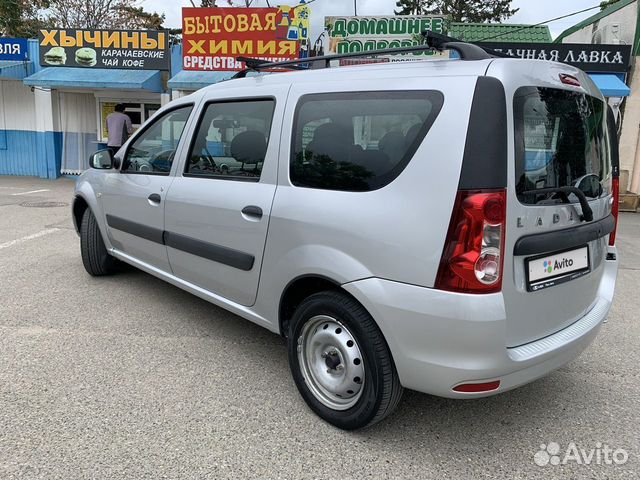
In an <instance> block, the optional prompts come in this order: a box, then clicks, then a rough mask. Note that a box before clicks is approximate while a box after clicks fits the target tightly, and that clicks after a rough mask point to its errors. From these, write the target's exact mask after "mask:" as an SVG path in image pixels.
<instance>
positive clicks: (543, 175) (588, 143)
mask: <svg viewBox="0 0 640 480" xmlns="http://www.w3.org/2000/svg"><path fill="white" fill-rule="evenodd" d="M514 115H515V132H516V139H515V140H516V193H517V195H518V198H519V200H520V201H521V202H522V203H524V204H539V203H556V202H558V203H561V202H566V200H567V199H568V200H569V201H571V202H574V203H575V202H577V201H578V198H577V197H576V196H575V195H574V194H570V195H569V196H568V197H567V198H562V196H561V195H559V194H557V193H545V194H537V193H536V190H540V189H543V188H550V187H577V188H579V189H580V190H582V191H583V192H584V194H585V195H586V196H587V197H589V198H598V197H600V196H602V195H603V194H608V193H609V191H610V188H611V187H610V183H611V155H610V144H609V138H608V131H607V128H606V106H605V104H604V102H602V101H601V100H599V99H597V98H595V97H592V96H590V95H586V94H584V93H579V92H572V91H568V90H559V89H553V88H537V87H523V88H520V89H518V91H517V92H516V94H515V98H514Z"/></svg>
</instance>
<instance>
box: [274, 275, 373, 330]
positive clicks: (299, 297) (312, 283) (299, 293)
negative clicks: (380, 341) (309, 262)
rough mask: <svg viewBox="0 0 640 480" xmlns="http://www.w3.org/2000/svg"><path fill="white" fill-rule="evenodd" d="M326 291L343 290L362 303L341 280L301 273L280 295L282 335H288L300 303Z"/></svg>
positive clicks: (342, 291)
mask: <svg viewBox="0 0 640 480" xmlns="http://www.w3.org/2000/svg"><path fill="white" fill-rule="evenodd" d="M325 291H338V292H341V293H343V294H345V295H347V296H349V297H351V298H352V299H353V300H354V301H356V302H358V303H359V304H360V305H362V303H361V302H360V301H359V300H358V299H357V298H355V297H354V296H353V295H352V294H351V293H349V292H348V291H346V290H345V289H344V288H342V286H341V285H340V282H338V281H336V280H334V279H332V278H329V277H327V276H324V275H320V274H306V275H300V276H298V277H296V278H294V279H293V280H291V281H290V282H289V283H288V284H287V286H286V287H285V288H284V290H283V291H282V295H281V296H280V304H279V306H278V322H279V330H280V335H282V336H283V337H286V336H287V332H288V331H289V321H290V320H291V317H292V316H293V313H294V312H295V311H296V308H297V307H298V305H300V303H302V301H303V300H304V299H305V298H307V297H309V296H311V295H313V294H315V293H319V292H325ZM362 308H365V306H364V305H362ZM365 310H366V308H365ZM374 321H375V319H374Z"/></svg>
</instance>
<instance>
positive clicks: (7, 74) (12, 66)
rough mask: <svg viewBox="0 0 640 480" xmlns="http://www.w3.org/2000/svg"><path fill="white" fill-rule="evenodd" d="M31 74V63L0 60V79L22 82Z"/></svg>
mask: <svg viewBox="0 0 640 480" xmlns="http://www.w3.org/2000/svg"><path fill="white" fill-rule="evenodd" d="M32 73H33V62H30V61H28V60H27V61H18V60H0V78H11V79H14V80H22V79H23V78H24V77H28V76H29V75H31V74H32Z"/></svg>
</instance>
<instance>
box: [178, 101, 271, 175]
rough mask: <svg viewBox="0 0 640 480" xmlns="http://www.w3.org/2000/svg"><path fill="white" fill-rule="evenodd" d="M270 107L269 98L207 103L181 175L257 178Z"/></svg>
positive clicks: (263, 151)
mask: <svg viewBox="0 0 640 480" xmlns="http://www.w3.org/2000/svg"><path fill="white" fill-rule="evenodd" d="M274 108H275V101H274V100H273V99H268V100H248V101H234V102H221V103H210V104H209V105H207V107H206V109H205V112H204V114H203V116H202V120H201V121H200V124H199V126H198V131H197V133H196V136H195V138H194V141H193V145H192V147H191V152H190V154H189V161H188V162H187V165H186V167H185V174H186V175H189V176H197V177H217V178H221V179H229V180H249V181H257V180H259V179H260V173H261V172H262V165H263V163H264V160H265V156H266V154H267V145H268V143H269V134H270V132H271V121H272V119H273V111H274Z"/></svg>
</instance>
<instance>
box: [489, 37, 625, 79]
mask: <svg viewBox="0 0 640 480" xmlns="http://www.w3.org/2000/svg"><path fill="white" fill-rule="evenodd" d="M481 45H482V46H483V47H489V48H492V49H494V50H497V51H499V52H502V53H506V54H507V55H510V56H512V57H518V58H525V59H531V60H550V61H552V62H562V63H568V64H569V65H573V66H574V67H578V68H579V69H581V70H584V71H585V72H621V73H626V72H628V70H629V65H630V62H631V45H600V44H585V43H503V42H482V43H481Z"/></svg>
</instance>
